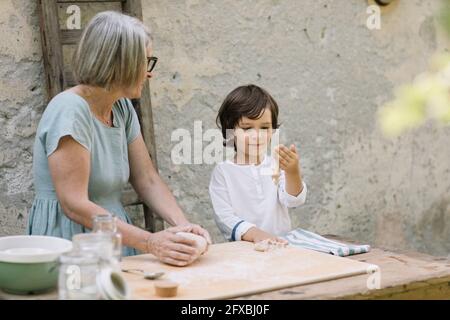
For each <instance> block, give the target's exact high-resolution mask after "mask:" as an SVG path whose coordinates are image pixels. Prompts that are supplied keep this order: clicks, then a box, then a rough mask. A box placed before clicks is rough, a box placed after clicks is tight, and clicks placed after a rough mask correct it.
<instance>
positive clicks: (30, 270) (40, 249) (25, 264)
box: [0, 236, 72, 294]
mask: <svg viewBox="0 0 450 320" xmlns="http://www.w3.org/2000/svg"><path fill="white" fill-rule="evenodd" d="M70 250H72V242H71V241H69V240H66V239H62V238H56V237H48V236H11V237H1V238H0V289H2V290H3V291H5V292H9V293H13V294H32V293H40V292H44V291H47V290H50V289H54V288H56V285H57V283H58V271H59V263H58V258H59V256H60V255H61V254H63V253H66V252H68V251H70Z"/></svg>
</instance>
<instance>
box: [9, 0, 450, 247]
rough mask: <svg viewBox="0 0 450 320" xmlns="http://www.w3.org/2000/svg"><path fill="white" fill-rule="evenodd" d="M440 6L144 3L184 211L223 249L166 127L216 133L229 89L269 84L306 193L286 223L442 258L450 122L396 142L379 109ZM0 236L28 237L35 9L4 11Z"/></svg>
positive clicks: (417, 68)
mask: <svg viewBox="0 0 450 320" xmlns="http://www.w3.org/2000/svg"><path fill="white" fill-rule="evenodd" d="M439 5H440V3H439V1H434V0H423V1H419V0H416V1H400V2H399V5H398V6H397V7H396V8H394V10H392V11H390V12H388V13H386V14H384V15H383V16H382V20H381V29H380V30H369V29H368V28H367V27H366V19H367V17H368V14H367V13H366V8H367V3H366V2H365V1H361V0H351V1H350V0H348V1H336V0H335V1H332V0H302V1H297V0H286V1H279V0H258V1H244V0H240V1H231V0H224V1H206V0H183V1H181V0H180V1H175V0H169V1H146V0H144V1H143V6H144V20H145V22H146V24H147V25H149V26H150V27H151V29H152V31H153V34H154V38H155V40H154V54H155V55H156V56H158V57H159V59H160V60H159V62H158V65H157V68H156V70H155V78H154V79H152V82H151V88H152V103H153V107H154V117H155V130H156V141H157V152H158V161H159V164H160V172H161V175H162V177H163V178H164V179H165V180H166V181H167V182H168V184H169V186H170V187H171V189H172V190H173V192H174V194H175V196H176V197H177V198H178V200H179V202H180V204H181V205H182V207H183V208H184V209H185V210H186V212H187V214H188V216H189V217H190V218H191V219H192V220H193V221H195V222H197V223H201V224H202V225H204V226H205V227H207V228H208V229H209V230H210V231H211V233H212V235H213V237H214V239H215V240H216V241H223V238H222V236H221V235H220V233H219V232H218V229H217V228H216V227H215V223H214V221H213V217H212V207H211V204H210V200H209V196H208V183H209V176H210V173H211V170H212V168H213V166H212V165H205V164H203V165H174V164H173V163H172V162H171V160H170V154H171V149H172V147H173V146H174V144H175V143H174V142H172V141H171V133H172V132H173V131H174V130H176V129H178V128H184V129H187V130H189V131H190V132H193V130H194V121H202V124H203V129H204V130H206V129H208V128H214V127H215V124H214V120H215V116H216V113H217V110H218V108H219V106H220V104H221V102H222V100H223V98H224V97H225V95H226V94H227V93H228V92H229V91H231V90H232V89H234V88H235V87H236V86H238V85H241V84H246V83H255V84H258V85H261V86H263V87H265V88H266V89H267V90H268V91H269V92H270V93H271V94H272V95H273V96H274V97H275V99H276V100H277V101H278V103H279V105H280V108H281V110H280V113H281V116H280V117H281V122H282V130H283V133H284V137H283V139H284V140H285V141H284V142H286V143H295V144H296V145H297V147H298V149H299V151H300V154H301V163H302V168H303V173H304V179H305V181H306V182H307V184H308V188H309V197H308V200H307V203H306V205H304V206H303V207H301V208H297V209H294V210H291V216H292V219H293V224H294V226H296V227H298V226H299V227H303V228H307V229H309V230H312V231H315V232H319V233H333V234H339V235H342V236H345V237H348V238H353V239H355V240H358V241H360V242H367V243H370V244H373V245H377V246H384V247H388V248H392V249H416V250H419V251H423V252H429V253H433V254H448V252H450V193H449V191H450V179H449V178H450V174H449V161H448V159H449V158H450V146H449V144H448V134H449V129H448V128H438V127H437V126H435V125H433V124H429V125H427V126H425V127H423V128H421V129H419V130H417V131H414V132H411V133H407V134H405V135H403V136H402V137H400V138H398V139H395V140H392V141H390V140H387V139H384V138H383V137H382V135H381V134H380V132H379V131H378V129H377V126H376V112H377V109H378V107H379V106H380V105H381V104H382V103H384V102H385V101H387V100H389V99H390V98H392V95H393V88H394V87H396V86H398V85H400V84H402V83H404V82H408V81H411V80H412V79H413V78H414V76H415V75H417V74H418V73H420V72H421V71H422V70H424V69H425V68H426V67H427V62H428V60H429V57H430V56H431V55H432V54H433V53H434V52H435V51H436V50H444V49H447V50H448V41H447V40H446V38H445V36H444V35H443V34H442V33H441V32H440V30H439V29H438V28H437V22H436V21H435V19H434V18H433V15H434V14H435V12H436V10H438V9H439ZM0 26H1V30H2V38H3V41H2V42H1V43H0V61H1V63H0V75H1V80H0V81H1V85H0V150H1V153H0V181H1V183H0V235H7V234H17V233H23V232H24V226H25V223H26V218H27V210H28V209H29V206H30V204H31V201H32V196H33V193H32V192H33V187H32V175H31V159H32V144H33V139H34V133H35V130H36V127H37V124H38V121H39V118H40V115H41V113H42V111H43V109H44V107H45V91H44V90H45V86H44V81H45V79H44V76H43V66H42V53H41V44H40V34H39V20H38V11H37V1H28V0H4V1H1V3H0Z"/></svg>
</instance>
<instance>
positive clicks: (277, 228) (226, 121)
mask: <svg viewBox="0 0 450 320" xmlns="http://www.w3.org/2000/svg"><path fill="white" fill-rule="evenodd" d="M216 122H217V123H218V125H219V122H220V127H221V129H222V135H223V138H224V141H225V142H224V145H228V146H234V149H235V155H234V159H233V160H226V161H224V162H221V163H219V164H218V165H217V166H216V167H215V168H214V170H213V173H212V176H211V182H210V185H209V193H210V196H211V201H212V204H213V207H214V217H215V220H216V223H217V226H218V227H219V229H220V231H221V232H222V233H223V235H224V236H225V237H226V238H227V239H228V240H230V241H235V240H244V241H251V242H259V241H262V240H265V239H274V240H276V241H280V242H286V241H285V240H284V239H280V238H278V237H279V236H282V235H284V234H286V233H287V232H289V231H291V220H290V218H289V213H288V208H292V207H297V206H299V205H302V204H303V203H304V202H305V199H306V192H307V190H306V185H305V183H304V182H303V181H302V177H301V170H300V165H299V156H298V153H297V150H296V148H295V146H294V145H291V146H290V147H289V148H288V147H286V146H284V145H278V146H277V148H275V153H274V157H272V156H268V155H266V153H267V152H266V151H267V149H268V146H270V143H271V138H272V136H273V134H274V131H275V130H276V129H277V128H278V105H277V103H276V102H275V100H274V99H273V98H272V97H271V96H270V94H269V93H268V92H267V91H265V90H264V89H262V88H260V87H258V86H255V85H247V86H241V87H238V88H236V89H235V90H233V91H232V92H231V93H230V94H228V96H227V97H226V98H225V101H224V102H223V104H222V106H221V108H220V110H219V114H218V116H217V119H216ZM277 160H278V161H279V162H277ZM274 168H275V169H274ZM279 169H281V170H279ZM267 172H270V173H271V172H273V173H274V175H275V176H276V177H275V178H274V176H273V175H272V174H267Z"/></svg>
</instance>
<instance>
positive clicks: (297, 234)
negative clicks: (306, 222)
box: [281, 229, 370, 257]
mask: <svg viewBox="0 0 450 320" xmlns="http://www.w3.org/2000/svg"><path fill="white" fill-rule="evenodd" d="M281 238H284V239H286V240H287V241H289V244H290V245H292V246H294V247H299V248H303V249H311V250H315V251H320V252H324V253H331V254H333V255H335V256H341V257H345V256H351V255H354V254H359V253H366V252H369V251H370V245H367V244H366V245H351V244H344V243H340V242H337V241H334V240H330V239H326V238H324V237H322V236H320V235H318V234H316V233H313V232H310V231H306V230H304V229H295V230H292V231H290V232H289V233H287V234H286V235H285V236H282V237H281Z"/></svg>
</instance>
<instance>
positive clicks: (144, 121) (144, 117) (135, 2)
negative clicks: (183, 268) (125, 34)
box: [122, 0, 164, 232]
mask: <svg viewBox="0 0 450 320" xmlns="http://www.w3.org/2000/svg"><path fill="white" fill-rule="evenodd" d="M122 11H123V12H124V13H126V14H128V15H130V16H133V17H136V18H138V19H139V20H141V21H142V20H143V14H142V3H141V0H127V1H124V2H122ZM133 105H134V107H135V109H136V113H137V114H138V117H139V120H140V124H141V131H142V136H143V138H144V141H145V145H146V146H147V150H148V152H149V154H150V157H151V159H152V162H153V165H154V167H155V169H156V170H157V171H158V161H157V158H156V146H155V130H154V126H153V112H152V102H151V96H150V83H149V81H146V83H145V85H144V87H143V88H142V94H141V98H140V99H134V100H133ZM144 219H145V227H146V229H147V230H149V231H152V232H156V231H160V230H163V229H164V221H163V220H162V219H161V217H159V216H157V215H155V214H154V213H153V212H152V210H151V209H150V208H149V207H147V206H146V205H144Z"/></svg>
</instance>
